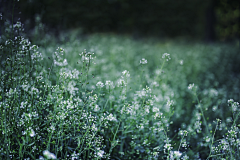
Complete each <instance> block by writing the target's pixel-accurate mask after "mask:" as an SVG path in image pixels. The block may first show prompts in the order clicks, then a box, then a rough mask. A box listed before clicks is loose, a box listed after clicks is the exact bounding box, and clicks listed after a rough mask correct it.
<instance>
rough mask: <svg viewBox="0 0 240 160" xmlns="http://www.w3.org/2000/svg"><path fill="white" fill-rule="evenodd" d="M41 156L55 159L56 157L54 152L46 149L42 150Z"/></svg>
mask: <svg viewBox="0 0 240 160" xmlns="http://www.w3.org/2000/svg"><path fill="white" fill-rule="evenodd" d="M43 156H44V157H46V158H47V159H56V158H57V157H56V156H55V154H53V153H51V152H49V151H48V150H45V151H43Z"/></svg>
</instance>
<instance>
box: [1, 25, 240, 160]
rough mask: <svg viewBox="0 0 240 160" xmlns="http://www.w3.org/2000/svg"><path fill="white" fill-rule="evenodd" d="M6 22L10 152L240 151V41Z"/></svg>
mask: <svg viewBox="0 0 240 160" xmlns="http://www.w3.org/2000/svg"><path fill="white" fill-rule="evenodd" d="M5 25H6V26H7V27H6V31H8V32H7V33H8V34H5V35H2V37H1V42H0V44H1V48H0V49H1V50H0V53H1V54H0V56H1V72H0V74H1V85H0V95H1V96H0V110H1V112H0V118H1V122H0V123H1V127H0V132H1V136H0V156H1V159H36V158H39V159H44V158H47V159H56V158H58V159H107V158H110V159H222V158H223V159H239V158H240V155H239V153H240V152H239V147H240V139H239V136H240V135H239V127H240V126H239V122H240V121H239V113H240V108H239V103H238V102H237V101H239V99H240V94H239V87H240V82H239V78H240V74H239V73H240V72H239V68H240V66H239V65H240V64H239V61H240V56H239V48H238V47H239V46H238V45H239V44H220V43H219V44H218V43H214V44H203V43H196V42H185V41H182V40H181V39H179V40H159V39H154V38H149V39H140V40H133V39H132V38H131V37H129V36H127V35H121V36H120V35H114V34H91V35H85V36H81V34H79V33H78V30H71V31H69V32H65V33H61V34H60V35H59V36H58V37H53V36H51V35H50V34H45V35H43V34H42V33H41V34H38V32H34V33H33V34H32V35H33V38H32V39H35V43H36V44H38V45H39V47H38V46H37V45H33V44H31V42H30V41H29V40H28V39H26V37H24V36H22V34H21V31H22V25H21V23H17V24H13V25H11V23H7V22H6V23H5ZM36 31H37V30H36ZM34 37H35V38H34ZM40 37H41V38H40Z"/></svg>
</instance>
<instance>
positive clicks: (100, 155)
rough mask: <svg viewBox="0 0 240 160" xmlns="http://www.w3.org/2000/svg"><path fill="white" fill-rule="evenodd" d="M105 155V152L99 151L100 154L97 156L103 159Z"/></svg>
mask: <svg viewBox="0 0 240 160" xmlns="http://www.w3.org/2000/svg"><path fill="white" fill-rule="evenodd" d="M103 154H104V151H103V150H99V151H98V153H97V155H98V156H99V157H101V158H102V157H103Z"/></svg>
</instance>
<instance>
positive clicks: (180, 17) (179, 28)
mask: <svg viewBox="0 0 240 160" xmlns="http://www.w3.org/2000/svg"><path fill="white" fill-rule="evenodd" d="M12 2H13V0H1V3H2V5H1V8H0V10H1V12H4V13H6V11H7V9H6V8H9V7H10V8H11V4H12ZM15 3H16V7H17V8H20V9H21V12H22V14H21V18H22V19H21V20H22V21H23V22H24V21H26V20H28V22H30V23H28V25H27V26H26V28H27V29H31V28H33V27H34V25H36V22H35V16H36V15H39V16H40V17H41V20H42V22H43V23H44V24H46V25H47V26H48V27H49V28H52V29H56V30H62V29H70V28H75V27H79V26H80V27H82V28H83V30H84V32H118V33H134V34H140V35H156V36H159V37H176V36H186V37H192V38H199V39H206V40H208V41H213V40H215V39H219V38H234V37H235V38H236V37H238V36H239V31H235V30H236V29H235V30H234V27H235V28H236V27H239V17H240V16H239V12H238V11H239V4H238V3H237V1H236V0H194V1H192V0H181V1H175V0H148V1H144V0H131V1H129V0H91V1H89V0H71V1H65V0H58V1H55V0H21V1H19V2H15ZM226 8H227V9H226ZM7 12H9V11H7ZM235 12H238V13H235ZM224 14H228V15H229V14H230V15H229V16H228V17H226V16H225V17H224ZM231 14H232V15H231ZM5 15H7V14H5ZM234 16H235V17H234ZM226 19H227V20H226ZM233 26H234V27H233ZM231 27H232V28H233V29H232V28H231ZM226 28H227V29H226ZM232 30H233V31H232ZM222 32H224V34H221V33H222ZM225 32H226V33H225ZM234 34H235V35H234Z"/></svg>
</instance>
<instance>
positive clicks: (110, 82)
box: [105, 81, 114, 89]
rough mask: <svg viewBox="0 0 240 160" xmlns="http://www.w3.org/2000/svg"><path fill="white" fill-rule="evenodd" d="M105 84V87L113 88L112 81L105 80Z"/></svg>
mask: <svg viewBox="0 0 240 160" xmlns="http://www.w3.org/2000/svg"><path fill="white" fill-rule="evenodd" d="M105 86H106V89H110V88H111V89H112V88H114V85H113V82H112V81H106V83H105Z"/></svg>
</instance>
